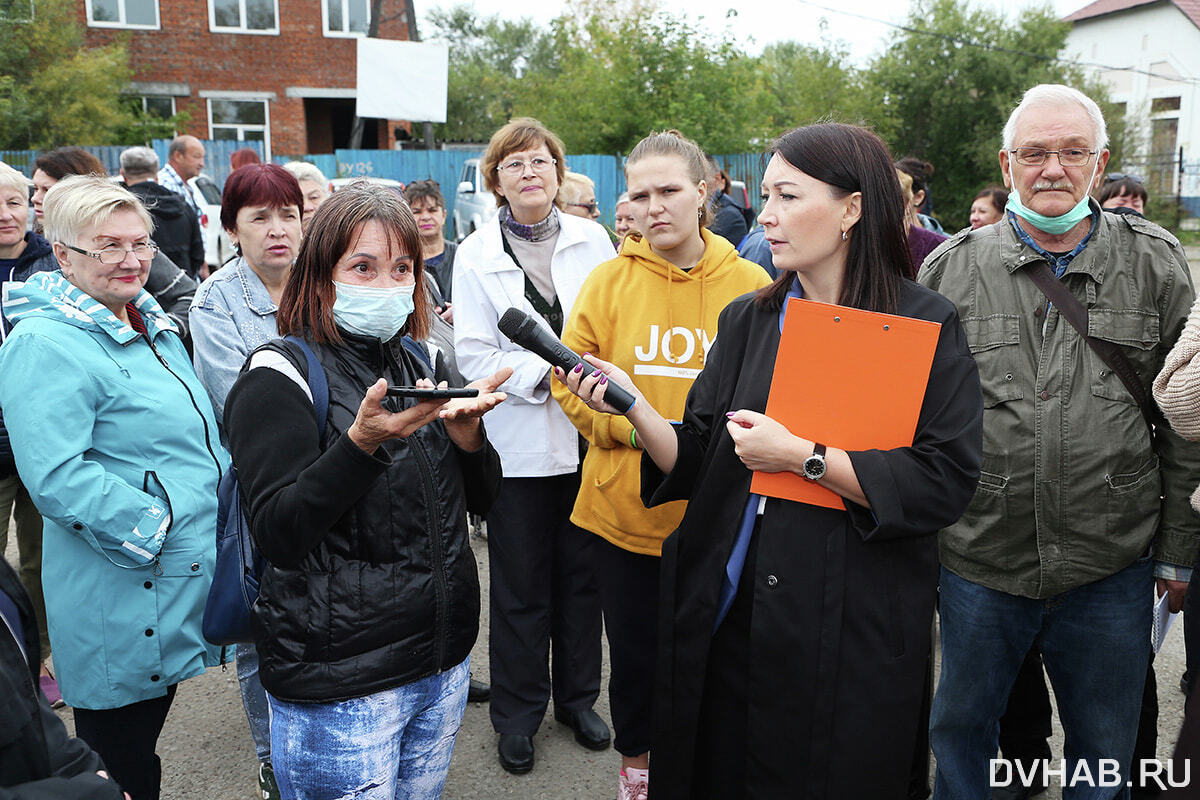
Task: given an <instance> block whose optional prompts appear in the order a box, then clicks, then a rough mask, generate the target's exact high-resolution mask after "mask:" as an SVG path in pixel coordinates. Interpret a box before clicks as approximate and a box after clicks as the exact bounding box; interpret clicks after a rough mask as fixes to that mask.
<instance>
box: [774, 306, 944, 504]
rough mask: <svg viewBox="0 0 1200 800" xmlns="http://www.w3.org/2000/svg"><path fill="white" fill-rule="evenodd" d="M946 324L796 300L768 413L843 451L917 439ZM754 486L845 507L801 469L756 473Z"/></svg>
mask: <svg viewBox="0 0 1200 800" xmlns="http://www.w3.org/2000/svg"><path fill="white" fill-rule="evenodd" d="M941 327H942V326H941V324H940V323H937V322H929V321H927V320H919V319H912V318H910V317H899V316H895V315H893V314H879V313H876V312H873V311H862V310H859V309H856V308H847V307H845V306H838V305H830V304H829V303H818V302H816V301H813V300H802V299H800V298H792V299H791V300H789V301H788V308H787V316H786V317H785V318H784V323H783V333H782V334H781V336H780V339H779V352H778V354H777V355H776V356H775V371H774V375H773V376H772V378H771V393H770V395H769V396H768V398H767V410H766V415H767V416H768V417H771V418H772V419H774V420H776V421H778V422H780V423H782V424H783V425H784V427H786V428H787V429H788V430H789V431H791V432H792V433H794V434H796V435H797V436H802V437H804V438H805V439H811V440H813V441H816V442H822V443H823V444H825V445H826V446H827V447H837V448H841V449H842V450H874V449H879V450H888V449H891V448H894V447H904V446H907V445H910V444H912V441H913V436H914V435H915V434H916V430H917V418H918V416H919V415H920V413H921V404H922V403H923V402H924V399H925V384H926V383H927V382H928V380H929V368H930V367H931V366H932V364H933V354H934V351H935V350H936V349H937V342H938V335H939V333H940V332H941ZM750 491H751V492H753V493H755V494H763V495H767V496H768V497H780V498H783V499H785V500H794V501H796V502H798V503H809V504H811V505H816V506H825V507H827V508H839V509H840V508H844V507H845V503H844V501H843V499H842V497H841V496H840V495H838V494H835V493H834V492H832V491H830V490H829V489H826V488H825V487H823V486H820V485H819V484H816V483H814V482H812V481H809V480H805V479H804V478H802V477H800V476H799V475H797V474H795V473H794V472H755V473H754V477H753V479H752V480H751V483H750Z"/></svg>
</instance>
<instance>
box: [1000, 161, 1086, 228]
mask: <svg viewBox="0 0 1200 800" xmlns="http://www.w3.org/2000/svg"><path fill="white" fill-rule="evenodd" d="M1099 166H1100V163H1099V162H1098V161H1097V162H1096V166H1094V167H1092V176H1091V177H1090V178H1089V179H1088V184H1087V185H1088V187H1089V188H1090V187H1091V185H1092V181H1094V180H1095V179H1096V168H1097V167H1099ZM1005 208H1007V209H1008V210H1009V211H1011V212H1013V213H1014V214H1016V215H1017V216H1018V217H1020V218H1021V219H1023V220H1025V221H1026V222H1028V223H1029V224H1030V225H1032V226H1033V227H1035V228H1037V229H1038V230H1039V231H1043V232H1045V233H1049V234H1054V235H1056V236H1061V235H1062V234H1064V233H1066V232H1067V231H1069V230H1071V228H1074V227H1075V226H1076V225H1078V224H1079V223H1080V222H1082V221H1083V220H1084V219H1086V218H1087V216H1088V215H1089V214H1091V213H1092V210H1091V209H1090V208H1089V207H1088V195H1086V194H1085V195H1084V196H1083V198H1082V199H1080V201H1079V202H1078V203H1076V204H1075V207H1074V208H1072V209H1071V210H1070V211H1068V212H1067V213H1065V214H1062V215H1060V216H1057V217H1047V216H1046V215H1045V214H1039V213H1038V212H1036V211H1034V210H1032V209H1029V208H1026V207H1025V204H1024V203H1022V202H1021V195H1020V194H1019V193H1018V192H1017V183H1016V181H1015V180H1014V181H1013V189H1012V191H1011V192H1009V194H1008V203H1007V204H1006V205H1005Z"/></svg>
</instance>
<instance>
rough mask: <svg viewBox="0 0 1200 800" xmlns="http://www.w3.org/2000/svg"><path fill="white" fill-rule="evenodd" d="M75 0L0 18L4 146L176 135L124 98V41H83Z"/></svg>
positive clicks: (44, 3) (37, 1)
mask: <svg viewBox="0 0 1200 800" xmlns="http://www.w3.org/2000/svg"><path fill="white" fill-rule="evenodd" d="M76 5H77V3H75V2H73V1H72V0H34V1H33V3H32V8H33V11H34V13H33V15H32V19H29V18H28V17H26V18H24V19H20V18H17V19H14V17H12V16H8V15H5V16H0V149H12V150H25V149H35V148H47V147H58V146H60V145H66V144H75V145H82V144H125V143H139V142H145V141H148V139H149V138H150V137H151V136H155V135H164V134H165V135H170V131H171V130H172V128H173V125H174V124H175V123H176V122H177V120H174V119H173V120H168V121H162V120H158V119H156V118H153V117H148V116H146V115H145V114H144V113H143V112H141V110H140V108H139V109H137V110H134V109H133V108H132V107H131V106H130V105H129V104H128V103H127V102H125V101H124V100H123V99H122V96H121V90H122V89H124V88H125V87H126V86H127V85H128V83H129V78H130V68H129V56H128V53H127V51H126V48H125V46H124V44H112V45H106V46H104V47H84V46H83V31H82V29H81V28H80V25H79V23H78V21H77V19H76V16H75V14H76V10H75V8H76Z"/></svg>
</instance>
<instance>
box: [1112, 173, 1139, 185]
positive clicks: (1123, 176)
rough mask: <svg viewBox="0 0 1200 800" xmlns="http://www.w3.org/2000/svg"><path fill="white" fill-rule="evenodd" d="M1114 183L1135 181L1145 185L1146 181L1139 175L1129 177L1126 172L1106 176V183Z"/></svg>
mask: <svg viewBox="0 0 1200 800" xmlns="http://www.w3.org/2000/svg"><path fill="white" fill-rule="evenodd" d="M1113 181H1133V182H1134V183H1144V181H1143V180H1142V179H1141V178H1140V177H1138V176H1137V175H1128V174H1126V173H1124V172H1110V173H1108V174H1107V175H1105V176H1104V182H1105V183H1112V182H1113Z"/></svg>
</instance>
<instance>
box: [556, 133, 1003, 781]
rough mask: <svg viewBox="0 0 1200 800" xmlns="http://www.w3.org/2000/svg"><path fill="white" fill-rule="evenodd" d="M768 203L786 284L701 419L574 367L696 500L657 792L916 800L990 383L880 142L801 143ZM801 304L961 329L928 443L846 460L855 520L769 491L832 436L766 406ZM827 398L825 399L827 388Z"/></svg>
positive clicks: (669, 576)
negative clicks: (941, 630)
mask: <svg viewBox="0 0 1200 800" xmlns="http://www.w3.org/2000/svg"><path fill="white" fill-rule="evenodd" d="M763 193H764V198H765V204H764V207H763V211H762V213H761V214H760V215H759V218H758V219H759V222H760V223H762V225H763V226H764V228H765V230H766V238H767V241H768V242H769V243H770V246H771V254H772V256H773V258H774V261H775V266H776V267H777V268H778V269H779V270H780V273H781V275H780V277H779V279H778V280H776V281H775V283H773V284H772V285H771V286H769V287H767V288H766V289H763V290H761V291H759V292H758V293H757V294H754V295H747V296H745V297H743V298H740V299H738V300H735V301H734V302H733V303H731V304H730V305H729V306H728V307H727V308H726V309H725V311H724V312H722V314H721V317H720V322H719V324H718V327H719V330H720V332H721V334H720V336H719V337H718V338H717V341H716V343H715V344H714V345H713V348H712V350H711V351H710V353H709V357H708V360H707V362H706V363H705V367H704V370H703V371H702V372H701V373H700V376H699V378H697V379H696V383H695V384H694V386H693V387H692V390H691V393H690V394H689V395H688V400H687V406H686V409H685V411H684V415H683V420H682V424H680V425H677V426H672V425H670V424H668V423H667V422H666V421H665V420H664V419H663V418H662V417H661V416H660V415H659V414H658V412H657V411H655V410H654V409H653V408H652V407H651V406H650V405H649V403H647V402H646V401H645V399H644V398H643V397H641V395H640V393H638V392H637V390H636V387H634V386H633V383H632V382H631V381H630V380H629V377H628V376H627V375H626V374H625V373H624V372H622V371H621V370H619V369H617V368H616V367H614V366H612V365H611V364H608V363H607V362H601V361H598V360H594V359H593V363H594V364H595V365H596V366H598V367H599V368H600V369H601V370H602V371H603V373H604V374H599V372H598V373H597V374H594V375H588V376H587V377H585V378H583V379H582V380H581V379H580V377H579V374H577V373H573V374H571V375H562V374H561V372H560V373H559V374H558V377H559V378H560V379H564V380H565V381H566V382H567V385H568V386H569V387H571V388H572V390H573V391H576V392H577V393H578V394H579V395H580V397H582V398H583V399H584V400H586V401H588V403H589V405H591V407H592V408H594V409H596V410H598V411H608V412H610V413H611V412H612V411H613V409H612V408H611V407H610V406H608V405H607V404H605V403H604V402H603V389H602V388H601V386H602V385H607V382H608V381H616V382H617V383H620V384H621V385H623V386H626V387H629V388H631V389H632V390H633V391H634V393H635V396H636V397H637V401H636V402H635V403H634V406H633V408H632V409H630V411H629V413H628V418H629V420H630V421H631V422H632V423H633V425H634V428H635V429H636V431H637V439H638V441H639V442H641V443H642V445H643V447H644V449H645V451H646V455H647V456H649V458H643V461H642V464H643V477H642V496H643V499H644V500H645V501H646V502H647V504H648V505H657V504H659V503H663V502H666V501H669V500H677V499H687V500H688V501H689V502H688V508H687V512H686V513H685V515H684V518H683V521H682V523H681V524H680V526H679V529H678V530H676V531H675V533H673V534H672V535H671V536H670V537H669V538H668V539H667V541H666V543H665V544H664V546H663V564H662V576H661V580H662V593H661V595H660V597H661V599H662V601H663V603H662V606H661V608H660V618H659V619H660V623H659V659H658V665H659V667H658V669H659V675H658V691H657V693H656V698H657V701H658V704H659V705H658V707H657V713H656V729H655V736H654V744H653V751H654V769H653V770H652V771H651V787H650V788H651V796H652V797H654V798H656V800H664V798H685V797H721V798H741V797H753V798H763V797H788V798H827V797H870V798H901V797H904V796H905V792H906V787H907V783H908V775H909V762H910V761H911V758H912V754H913V749H914V743H915V741H916V737H917V729H918V726H919V724H920V713H919V711H920V706H921V699H922V691H923V681H924V677H925V658H926V654H927V653H928V650H929V644H930V627H931V626H930V622H931V620H932V616H933V608H934V597H935V595H936V593H937V580H938V566H937V564H938V562H937V538H936V533H937V531H938V529H939V528H941V527H942V526H944V525H947V524H949V523H951V522H953V521H954V520H955V519H957V518H958V516H959V515H960V514H961V513H962V511H963V509H965V508H966V506H967V503H968V502H969V501H970V499H971V496H972V495H973V494H974V491H975V486H976V482H977V480H978V477H979V461H980V448H981V435H982V433H981V432H982V429H981V426H980V418H981V414H982V399H981V395H980V389H979V378H978V374H977V372H976V370H975V363H974V361H973V360H972V358H971V354H970V352H969V351H968V349H967V343H966V339H965V337H964V336H963V332H962V328H961V326H960V325H959V322H958V317H957V314H956V312H955V309H954V307H953V306H952V305H951V304H950V303H949V302H947V301H946V300H945V299H944V298H942V297H941V296H940V295H938V294H935V293H933V292H931V291H928V290H926V289H924V288H922V287H920V286H918V285H917V284H915V283H913V282H912V281H909V280H906V279H905V278H903V277H902V276H903V275H905V274H907V273H908V260H909V255H908V247H907V243H906V240H905V237H904V225H903V219H902V213H903V208H904V203H903V202H902V200H901V198H900V187H899V185H898V183H897V180H896V173H895V171H894V170H893V169H892V164H891V159H890V157H889V156H888V152H887V148H886V147H885V146H884V145H883V143H882V142H881V141H880V140H879V139H878V138H877V137H876V136H875V135H874V134H872V133H869V132H867V131H865V130H863V129H861V128H856V127H853V126H849V125H837V124H832V123H830V124H821V125H813V126H810V127H806V128H800V129H797V130H794V131H792V132H790V133H788V134H786V135H784V136H783V138H782V139H780V141H779V142H778V143H777V145H776V147H775V149H774V152H773V154H772V157H771V161H770V164H769V165H768V166H767V170H766V172H765V174H764V176H763ZM790 297H805V298H808V299H812V300H818V301H822V302H826V303H837V304H840V305H844V306H851V307H855V308H861V309H866V310H869V311H879V312H886V313H892V314H900V315H904V316H908V317H914V318H918V319H924V320H931V321H934V322H938V323H941V333H940V336H939V339H938V343H937V349H936V353H935V355H934V359H933V365H932V367H931V369H930V372H929V377H928V383H927V387H926V391H925V398H924V401H923V404H922V407H921V412H920V416H919V419H918V423H917V429H916V435H915V437H914V440H913V444H912V446H910V447H900V448H896V449H892V450H865V451H857V452H846V451H844V450H840V449H838V448H836V447H828V448H827V450H826V451H825V461H826V469H825V472H824V475H823V476H822V477H820V478H818V482H819V483H820V484H821V485H822V486H824V487H825V488H828V489H830V490H832V491H833V492H835V493H836V494H838V495H841V496H842V498H843V499H844V508H842V509H830V508H823V507H818V506H813V505H805V504H801V503H795V502H791V501H787V500H780V499H775V498H761V497H759V496H756V495H752V494H751V493H750V479H751V475H752V470H757V471H763V472H786V471H790V472H796V473H802V464H803V463H804V461H805V460H806V459H809V458H810V457H811V456H812V455H813V454H814V450H815V445H816V443H815V442H813V441H812V440H811V439H809V438H805V437H806V436H810V435H812V434H811V433H810V432H806V431H803V430H796V431H789V430H787V429H786V428H784V427H783V426H782V425H781V424H779V423H778V422H776V421H774V420H772V419H771V418H769V417H767V416H765V415H764V414H763V413H762V411H763V409H765V408H766V403H767V395H768V392H769V391H770V388H771V385H770V384H771V375H772V371H773V369H774V366H775V354H776V351H777V349H778V346H779V339H780V331H781V329H782V325H783V316H784V313H785V309H786V306H787V304H786V301H787V299H788V298H790ZM813 346H814V347H819V346H821V345H820V343H814V345H813ZM795 368H796V369H798V370H803V368H804V365H803V364H796V365H795ZM584 374H586V373H584ZM601 380H603V381H604V383H603V384H601ZM805 387H806V388H805V391H810V392H820V391H822V379H821V376H820V375H818V374H813V375H811V376H810V379H809V380H807V381H806V382H805ZM656 467H657V469H655V468H656Z"/></svg>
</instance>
